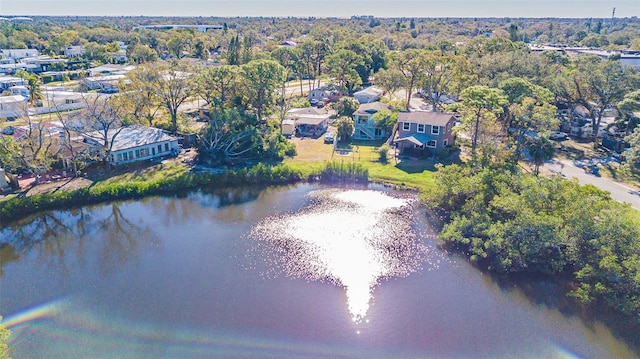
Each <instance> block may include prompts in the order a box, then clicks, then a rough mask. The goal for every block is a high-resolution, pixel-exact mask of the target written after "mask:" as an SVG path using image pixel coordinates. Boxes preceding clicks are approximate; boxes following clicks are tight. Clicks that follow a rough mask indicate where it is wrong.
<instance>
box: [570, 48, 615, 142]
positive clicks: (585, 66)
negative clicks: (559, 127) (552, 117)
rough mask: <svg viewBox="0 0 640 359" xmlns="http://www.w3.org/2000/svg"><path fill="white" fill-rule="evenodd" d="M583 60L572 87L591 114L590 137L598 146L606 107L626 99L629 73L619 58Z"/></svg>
mask: <svg viewBox="0 0 640 359" xmlns="http://www.w3.org/2000/svg"><path fill="white" fill-rule="evenodd" d="M580 60H581V61H580V62H578V72H577V73H576V76H575V77H574V79H573V86H574V88H575V91H576V93H577V97H578V102H579V103H580V104H581V105H583V106H584V107H585V108H587V109H588V110H589V112H590V114H591V126H592V128H593V134H592V138H591V140H592V141H593V146H594V148H595V147H597V146H598V141H597V140H598V132H599V130H600V123H601V121H602V116H603V114H604V110H605V109H606V108H608V107H610V106H613V105H615V104H617V103H618V102H619V101H621V100H622V99H623V97H624V94H625V92H626V91H627V89H628V77H627V76H628V75H627V72H626V71H625V70H624V69H623V68H622V65H621V64H620V61H611V60H604V61H603V60H600V59H599V58H589V57H588V58H584V59H580Z"/></svg>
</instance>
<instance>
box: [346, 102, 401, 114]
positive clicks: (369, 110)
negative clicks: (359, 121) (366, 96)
mask: <svg viewBox="0 0 640 359" xmlns="http://www.w3.org/2000/svg"><path fill="white" fill-rule="evenodd" d="M391 109H392V107H391V106H389V105H387V104H386V103H382V102H370V103H363V104H362V105H360V107H358V110H356V112H354V113H353V114H354V115H372V114H374V113H376V112H378V111H382V110H391Z"/></svg>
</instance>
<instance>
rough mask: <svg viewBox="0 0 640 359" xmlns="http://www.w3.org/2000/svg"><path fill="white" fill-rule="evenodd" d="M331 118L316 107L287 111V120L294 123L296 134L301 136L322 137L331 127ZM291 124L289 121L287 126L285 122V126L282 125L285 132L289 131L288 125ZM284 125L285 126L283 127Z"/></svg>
mask: <svg viewBox="0 0 640 359" xmlns="http://www.w3.org/2000/svg"><path fill="white" fill-rule="evenodd" d="M330 117H331V116H330V115H329V114H328V113H327V111H325V110H322V109H319V108H314V107H306V108H293V109H291V110H289V111H287V114H286V115H285V120H292V121H294V128H295V133H297V134H299V135H301V136H320V135H321V134H322V133H324V132H325V131H326V130H327V128H328V127H329V118H330ZM290 123H291V122H289V121H288V122H287V123H286V124H285V123H284V121H283V124H281V128H282V129H284V130H288V129H289V128H288V126H287V125H290ZM282 125H285V126H284V127H282ZM283 133H284V132H283ZM285 135H286V134H285Z"/></svg>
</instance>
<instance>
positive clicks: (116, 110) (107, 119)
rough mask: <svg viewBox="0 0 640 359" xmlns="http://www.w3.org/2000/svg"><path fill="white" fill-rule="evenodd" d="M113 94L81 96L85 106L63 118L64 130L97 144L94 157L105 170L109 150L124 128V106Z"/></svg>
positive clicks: (108, 163)
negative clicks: (77, 133)
mask: <svg viewBox="0 0 640 359" xmlns="http://www.w3.org/2000/svg"><path fill="white" fill-rule="evenodd" d="M118 96H126V94H118V95H115V96H108V97H107V96H104V95H87V96H83V101H84V104H85V107H84V108H83V109H82V111H80V112H77V113H74V114H72V115H70V116H68V117H67V118H65V119H63V121H62V125H63V127H64V128H65V131H76V132H79V133H81V134H82V135H83V136H85V137H86V138H88V139H89V140H90V141H92V142H94V143H95V144H96V145H97V146H98V148H99V149H98V151H97V152H96V153H95V156H96V158H97V159H98V160H99V161H100V162H102V163H103V164H104V165H105V167H106V169H107V171H110V169H111V151H112V149H113V146H114V144H115V141H116V138H117V137H118V135H120V132H122V130H123V129H124V128H125V126H126V125H127V123H126V122H125V121H124V118H125V115H126V113H125V108H124V107H123V106H122V103H123V102H122V101H119V100H118Z"/></svg>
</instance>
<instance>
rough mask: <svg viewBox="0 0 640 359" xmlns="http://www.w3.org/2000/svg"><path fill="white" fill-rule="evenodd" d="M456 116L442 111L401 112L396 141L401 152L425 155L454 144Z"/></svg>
mask: <svg viewBox="0 0 640 359" xmlns="http://www.w3.org/2000/svg"><path fill="white" fill-rule="evenodd" d="M455 121H456V118H455V117H454V116H453V115H452V114H450V113H441V112H427V111H415V112H400V113H399V114H398V125H397V135H396V138H395V139H394V141H393V142H394V143H395V145H396V146H397V148H398V150H400V153H403V154H409V155H425V154H430V153H434V152H437V151H439V150H441V149H443V148H445V147H447V146H451V145H453V142H454V137H453V133H452V130H453V126H454V123H455Z"/></svg>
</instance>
